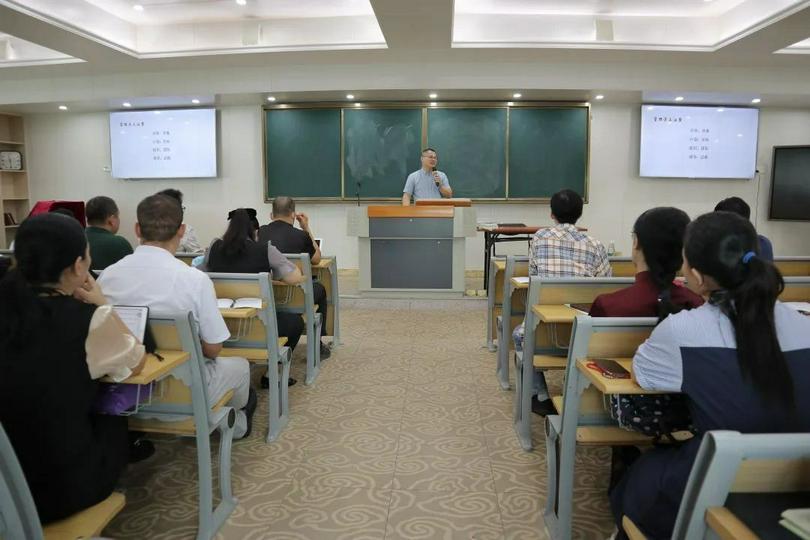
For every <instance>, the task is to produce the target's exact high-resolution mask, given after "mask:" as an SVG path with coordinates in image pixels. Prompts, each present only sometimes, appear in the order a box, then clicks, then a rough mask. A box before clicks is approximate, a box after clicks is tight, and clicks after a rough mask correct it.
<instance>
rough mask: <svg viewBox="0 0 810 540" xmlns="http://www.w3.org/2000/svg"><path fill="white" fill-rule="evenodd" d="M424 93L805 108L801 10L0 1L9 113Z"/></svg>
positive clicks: (591, 2) (806, 13)
mask: <svg viewBox="0 0 810 540" xmlns="http://www.w3.org/2000/svg"><path fill="white" fill-rule="evenodd" d="M135 2H140V4H141V5H142V6H143V8H144V9H143V10H142V11H137V10H135V9H133V5H134V4H135ZM246 53H249V54H246ZM780 53H790V54H780ZM69 62H72V63H69ZM428 90H437V91H439V93H440V98H438V99H439V100H489V99H492V100H505V99H509V96H510V95H511V92H513V91H521V92H522V93H523V94H524V98H523V99H560V100H583V99H590V98H591V97H593V96H594V95H596V94H597V93H605V94H606V95H607V96H608V98H607V99H606V100H605V101H606V102H607V101H608V100H614V101H616V102H623V103H628V102H638V101H639V100H641V99H642V98H644V99H648V97H647V96H649V95H660V96H665V95H669V94H677V95H682V94H686V95H688V96H694V99H695V100H697V101H699V102H707V103H709V102H718V103H727V104H732V102H734V103H736V101H734V100H735V99H736V98H735V97H734V96H742V97H741V98H740V99H741V100H742V103H744V102H745V101H746V100H747V99H748V97H749V96H761V97H762V99H763V105H764V106H802V107H804V106H808V104H809V103H810V0H803V1H797V0H712V1H705V0H497V1H495V0H247V5H246V6H239V5H237V4H236V1H235V0H0V105H4V107H3V108H8V109H12V110H21V111H29V112H41V111H50V110H52V109H54V108H55V104H57V103H67V104H69V105H70V110H71V111H74V110H76V111H78V110H83V109H85V110H100V109H105V108H107V109H111V108H118V107H120V106H121V103H123V102H124V101H127V102H132V103H133V104H134V105H133V106H135V107H137V106H140V105H141V104H142V105H143V106H154V105H150V103H151V102H150V100H152V99H157V100H158V101H159V100H160V99H164V98H163V97H162V96H179V97H178V98H177V99H179V100H180V102H184V101H189V100H190V99H191V98H194V97H196V96H198V95H202V96H206V99H205V102H206V103H210V102H211V101H212V100H213V102H214V103H216V104H231V103H234V104H235V103H254V104H258V103H262V102H264V97H266V95H268V93H271V92H272V93H273V94H275V95H277V96H279V99H280V100H284V101H286V102H294V101H312V100H328V101H331V100H341V99H345V98H344V97H342V96H345V93H349V92H351V93H353V94H356V95H357V96H358V99H362V100H387V99H388V100H419V99H424V98H423V94H426V93H427V91H428ZM661 99H664V100H666V99H668V98H666V97H662V98H661ZM691 99H692V98H691V97H690V100H691ZM729 100H731V101H729ZM136 103H137V104H136Z"/></svg>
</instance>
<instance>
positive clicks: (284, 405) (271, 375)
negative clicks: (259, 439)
mask: <svg viewBox="0 0 810 540" xmlns="http://www.w3.org/2000/svg"><path fill="white" fill-rule="evenodd" d="M280 356H281V377H279V374H278V368H279V366H278V365H276V364H272V363H271V362H270V360H268V365H267V377H268V379H269V381H270V385H269V388H268V391H267V405H268V407H267V408H268V412H267V424H268V427H267V442H269V443H270V442H273V441H275V440H276V439H277V438H278V436H279V435H280V434H281V432H282V430H283V429H284V428H285V427H286V425H287V422H288V421H289V404H288V401H287V395H288V392H287V389H288V379H289V376H290V350H289V349H287V348H285V349H283V350H282V352H281V354H280Z"/></svg>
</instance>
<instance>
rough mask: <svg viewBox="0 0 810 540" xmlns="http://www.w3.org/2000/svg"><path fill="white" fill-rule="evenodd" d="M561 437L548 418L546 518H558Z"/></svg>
mask: <svg viewBox="0 0 810 540" xmlns="http://www.w3.org/2000/svg"><path fill="white" fill-rule="evenodd" d="M558 441H559V436H558V433H557V430H556V429H555V428H554V423H553V421H552V419H551V418H550V417H548V416H547V417H546V470H547V472H548V476H547V478H548V489H547V490H546V511H545V516H546V517H548V516H554V517H556V515H557V514H556V512H555V511H554V507H555V505H556V504H557V470H558V467H559V461H558V459H559V456H558V454H557V444H558Z"/></svg>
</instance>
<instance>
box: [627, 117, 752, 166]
mask: <svg viewBox="0 0 810 540" xmlns="http://www.w3.org/2000/svg"><path fill="white" fill-rule="evenodd" d="M758 125H759V110H757V109H745V108H739V107H677V106H668V105H642V106H641V152H640V167H639V170H640V173H639V175H640V176H647V177H659V178H753V177H754V174H756V168H757V167H756V162H757V127H758Z"/></svg>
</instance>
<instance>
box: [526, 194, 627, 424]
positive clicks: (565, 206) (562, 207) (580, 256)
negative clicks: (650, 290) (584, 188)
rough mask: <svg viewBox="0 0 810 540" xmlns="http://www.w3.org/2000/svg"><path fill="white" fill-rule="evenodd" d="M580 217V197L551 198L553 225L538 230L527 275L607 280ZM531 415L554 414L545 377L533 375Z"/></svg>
mask: <svg viewBox="0 0 810 540" xmlns="http://www.w3.org/2000/svg"><path fill="white" fill-rule="evenodd" d="M580 216H582V197H580V196H579V194H578V193H576V192H575V191H571V190H570V189H564V190H562V191H558V192H557V193H555V194H554V196H553V197H552V198H551V218H552V219H553V220H554V223H556V225H555V226H554V227H551V228H547V229H540V230H538V231H537V232H536V233H535V234H534V238H532V242H531V248H530V249H529V275H530V276H541V277H577V276H579V277H608V276H610V275H611V269H610V263H609V262H608V255H607V250H606V249H605V246H604V245H602V243H601V242H600V241H599V240H596V239H595V238H592V237H591V236H588V235H587V234H585V233H584V232H582V231H580V230H578V229H577V227H576V222H577V220H578V219H579V218H580ZM523 332H524V328H523V324H521V325H520V326H518V327H517V328H515V331H514V333H513V335H512V336H513V338H514V340H515V348H516V349H517V350H522V348H523ZM534 390H535V393H536V395H535V396H534V397H533V398H532V411H534V412H535V413H537V414H539V415H541V416H545V415H547V414H556V412H557V411H556V409H554V405H553V404H552V403H551V398H550V396H549V394H548V388H547V387H546V378H545V376H544V375H543V374H542V373H540V372H537V371H535V376H534Z"/></svg>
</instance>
